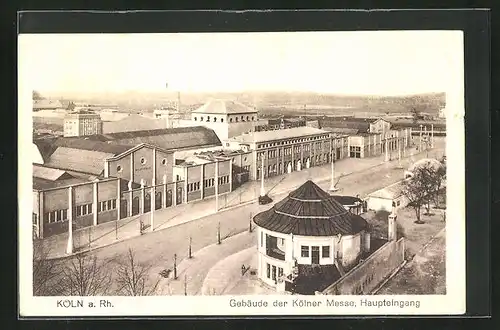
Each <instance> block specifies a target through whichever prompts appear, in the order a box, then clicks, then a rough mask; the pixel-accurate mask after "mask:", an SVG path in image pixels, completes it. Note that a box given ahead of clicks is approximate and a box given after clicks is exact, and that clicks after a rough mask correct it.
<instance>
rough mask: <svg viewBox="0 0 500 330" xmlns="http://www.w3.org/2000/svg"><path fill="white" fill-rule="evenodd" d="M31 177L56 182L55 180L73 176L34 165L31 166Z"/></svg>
mask: <svg viewBox="0 0 500 330" xmlns="http://www.w3.org/2000/svg"><path fill="white" fill-rule="evenodd" d="M33 176H34V177H36V178H39V179H44V180H49V181H57V180H64V179H71V178H73V176H72V175H70V174H69V173H68V172H66V171H62V170H59V169H55V168H50V167H45V166H40V165H35V164H33Z"/></svg>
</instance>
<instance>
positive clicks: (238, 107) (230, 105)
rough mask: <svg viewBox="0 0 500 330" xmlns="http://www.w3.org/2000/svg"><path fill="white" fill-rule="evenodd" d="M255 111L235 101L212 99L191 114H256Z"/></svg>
mask: <svg viewBox="0 0 500 330" xmlns="http://www.w3.org/2000/svg"><path fill="white" fill-rule="evenodd" d="M256 112H257V110H256V109H254V108H251V107H249V106H247V105H244V104H243V103H240V102H236V101H227V100H219V99H212V100H209V101H208V102H207V103H205V104H204V105H202V106H201V107H199V108H198V109H196V110H193V111H192V113H204V114H219V115H220V114H238V113H256Z"/></svg>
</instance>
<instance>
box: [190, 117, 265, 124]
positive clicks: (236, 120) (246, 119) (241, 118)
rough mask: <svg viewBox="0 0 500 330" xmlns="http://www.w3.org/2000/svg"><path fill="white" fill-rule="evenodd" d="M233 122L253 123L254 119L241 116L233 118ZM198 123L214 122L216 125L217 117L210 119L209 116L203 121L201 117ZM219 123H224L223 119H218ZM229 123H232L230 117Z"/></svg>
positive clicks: (195, 119)
mask: <svg viewBox="0 0 500 330" xmlns="http://www.w3.org/2000/svg"><path fill="white" fill-rule="evenodd" d="M234 120H235V122H238V121H240V120H241V121H255V120H256V118H255V117H254V116H252V117H250V116H246V117H245V116H241V117H235V118H234ZM194 121H198V117H194ZM200 121H205V122H210V121H212V122H214V123H216V122H217V117H212V118H210V116H207V118H206V119H205V118H204V117H203V116H201V117H200ZM219 121H220V122H221V123H223V122H224V118H219ZM229 122H230V123H232V122H233V118H232V117H229Z"/></svg>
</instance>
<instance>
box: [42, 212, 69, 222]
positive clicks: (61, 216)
mask: <svg viewBox="0 0 500 330" xmlns="http://www.w3.org/2000/svg"><path fill="white" fill-rule="evenodd" d="M45 219H46V221H47V222H48V223H54V222H59V221H65V220H67V219H68V210H67V209H64V210H56V211H51V212H47V213H45Z"/></svg>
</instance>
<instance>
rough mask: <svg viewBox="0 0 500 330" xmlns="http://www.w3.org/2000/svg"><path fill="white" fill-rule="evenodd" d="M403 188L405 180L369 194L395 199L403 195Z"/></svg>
mask: <svg viewBox="0 0 500 330" xmlns="http://www.w3.org/2000/svg"><path fill="white" fill-rule="evenodd" d="M402 189H403V181H399V182H396V183H393V184H392V185H390V186H387V187H385V188H382V189H379V190H377V191H374V192H372V193H371V194H368V197H374V198H382V199H390V200H393V199H395V198H398V197H399V196H401V195H402Z"/></svg>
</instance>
